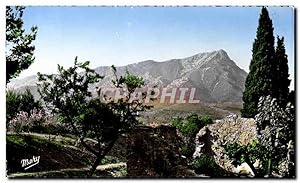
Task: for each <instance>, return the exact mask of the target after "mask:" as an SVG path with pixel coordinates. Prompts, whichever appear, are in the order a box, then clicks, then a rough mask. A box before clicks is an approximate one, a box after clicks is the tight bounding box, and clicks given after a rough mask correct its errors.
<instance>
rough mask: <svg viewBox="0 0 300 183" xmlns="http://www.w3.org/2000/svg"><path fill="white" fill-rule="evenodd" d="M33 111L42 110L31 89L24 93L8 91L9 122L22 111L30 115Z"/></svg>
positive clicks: (7, 112) (7, 114) (7, 116)
mask: <svg viewBox="0 0 300 183" xmlns="http://www.w3.org/2000/svg"><path fill="white" fill-rule="evenodd" d="M33 109H39V110H40V109H42V106H41V102H40V101H36V100H35V99H34V97H33V95H32V94H31V92H30V90H29V89H26V90H25V92H24V93H17V92H15V91H13V90H10V89H8V90H7V91H6V120H7V122H9V121H10V120H11V119H12V118H14V117H15V116H16V114H17V113H18V112H20V111H23V112H26V113H28V114H30V112H31V111H32V110H33Z"/></svg>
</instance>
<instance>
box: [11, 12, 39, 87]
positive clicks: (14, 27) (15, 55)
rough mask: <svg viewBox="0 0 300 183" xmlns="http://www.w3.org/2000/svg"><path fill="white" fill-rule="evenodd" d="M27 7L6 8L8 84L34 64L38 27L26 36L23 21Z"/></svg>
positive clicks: (32, 28) (33, 28)
mask: <svg viewBox="0 0 300 183" xmlns="http://www.w3.org/2000/svg"><path fill="white" fill-rule="evenodd" d="M24 9H25V7H21V6H15V7H10V6H7V7H6V52H5V55H6V83H8V82H9V80H10V79H12V78H15V77H17V76H18V75H19V74H20V73H21V71H23V70H25V69H27V68H28V67H29V66H30V65H31V64H32V63H33V62H34V59H35V58H34V56H33V53H34V50H35V47H34V46H33V45H32V42H33V41H34V40H35V38H36V34H37V27H36V26H34V27H31V29H30V33H28V34H26V33H25V29H24V28H23V25H24V22H23V20H22V17H23V12H24Z"/></svg>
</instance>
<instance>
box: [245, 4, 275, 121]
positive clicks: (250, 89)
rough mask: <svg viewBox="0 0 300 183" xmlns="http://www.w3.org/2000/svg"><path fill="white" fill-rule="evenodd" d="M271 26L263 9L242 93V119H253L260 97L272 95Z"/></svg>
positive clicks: (272, 53)
mask: <svg viewBox="0 0 300 183" xmlns="http://www.w3.org/2000/svg"><path fill="white" fill-rule="evenodd" d="M274 65H276V64H275V50H274V36H273V24H272V20H271V19H270V17H269V13H268V11H267V9H266V8H265V7H263V8H262V11H261V14H260V18H259V24H258V28H257V31H256V38H255V40H254V43H253V48H252V59H251V63H250V68H249V70H250V72H249V74H248V76H247V78H246V83H245V91H244V93H243V101H244V105H243V109H242V111H241V112H242V116H243V117H254V116H255V114H256V113H257V103H258V100H259V97H260V96H266V95H269V94H272V92H273V91H275V90H274V88H273V83H272V82H273V81H274V77H275V75H276V74H277V73H276V72H274V71H275V69H276V68H275V66H274Z"/></svg>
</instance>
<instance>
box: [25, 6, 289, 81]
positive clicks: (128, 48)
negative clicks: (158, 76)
mask: <svg viewBox="0 0 300 183" xmlns="http://www.w3.org/2000/svg"><path fill="white" fill-rule="evenodd" d="M268 10H269V14H270V17H271V19H272V20H273V27H274V36H275V38H276V36H277V35H279V36H284V37H285V46H286V52H287V55H288V59H289V69H290V74H291V78H293V77H294V9H293V8H291V7H268ZM260 11H261V8H260V7H93V6H90V7H63V6H61V7H59V6H53V7H51V6H48V7H47V6H28V7H26V9H25V12H24V23H25V28H26V29H27V30H29V28H30V27H31V26H33V25H36V26H38V34H37V38H36V41H35V42H34V44H35V47H36V50H35V57H36V60H35V62H34V63H33V64H32V65H31V66H30V67H29V69H27V70H25V71H23V72H22V73H21V75H20V76H19V78H23V77H26V76H30V75H34V74H36V73H37V72H42V73H56V71H57V64H60V65H63V66H66V67H70V66H71V65H72V64H73V63H74V58H75V57H76V56H78V60H79V61H86V60H89V61H91V67H92V68H95V67H98V66H110V65H112V64H114V65H116V66H122V65H127V64H130V63H135V62H139V61H144V60H155V61H166V60H169V59H173V58H184V57H189V56H192V55H194V54H197V53H200V52H210V51H214V50H219V49H223V50H225V51H226V52H227V53H228V55H229V57H230V58H231V59H232V60H234V61H235V62H236V64H237V65H238V66H239V67H241V68H242V69H244V70H245V71H247V72H248V71H249V64H250V60H251V55H252V51H251V50H252V44H253V41H254V38H255V35H256V29H257V26H258V18H259V14H260Z"/></svg>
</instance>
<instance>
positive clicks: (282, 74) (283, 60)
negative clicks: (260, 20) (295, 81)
mask: <svg viewBox="0 0 300 183" xmlns="http://www.w3.org/2000/svg"><path fill="white" fill-rule="evenodd" d="M275 55H276V61H277V63H278V67H277V73H278V74H277V80H274V85H278V86H277V87H278V96H277V97H276V96H274V97H275V98H278V103H279V105H281V106H282V107H285V105H286V104H287V103H288V97H289V86H290V82H291V80H289V67H288V59H287V55H286V53H285V46H284V37H282V38H279V37H278V36H277V47H276V52H275Z"/></svg>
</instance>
